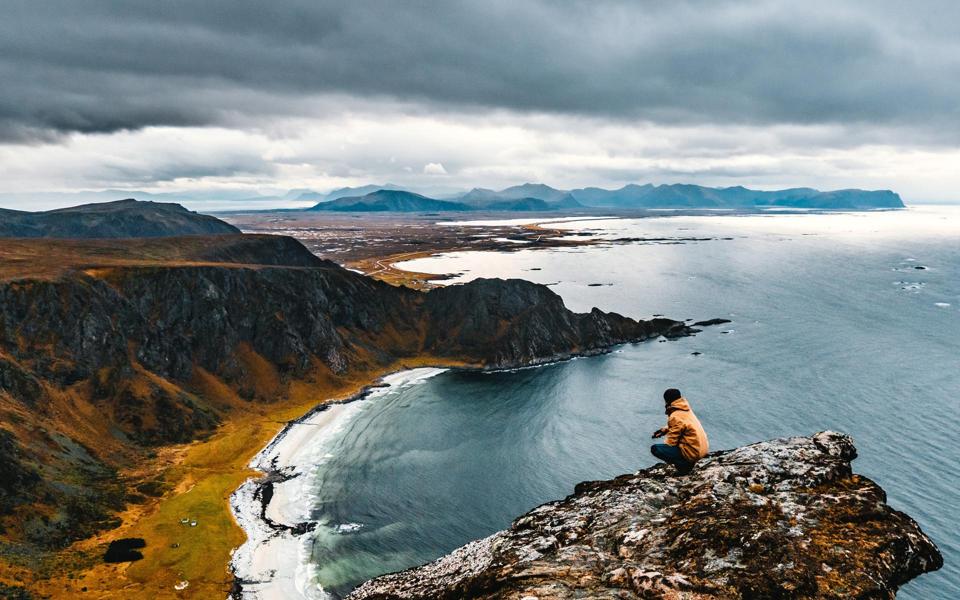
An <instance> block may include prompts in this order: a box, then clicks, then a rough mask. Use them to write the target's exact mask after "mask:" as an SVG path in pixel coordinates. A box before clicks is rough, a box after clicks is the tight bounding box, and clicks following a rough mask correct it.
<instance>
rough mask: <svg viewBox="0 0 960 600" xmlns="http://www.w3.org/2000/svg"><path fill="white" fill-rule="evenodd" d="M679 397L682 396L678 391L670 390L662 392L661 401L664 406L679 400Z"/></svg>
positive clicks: (675, 389)
mask: <svg viewBox="0 0 960 600" xmlns="http://www.w3.org/2000/svg"><path fill="white" fill-rule="evenodd" d="M681 397H682V395H681V394H680V390H678V389H677V388H670V389H668V390H666V391H665V392H663V401H664V402H665V403H666V404H670V403H671V402H673V401H674V400H679V399H680V398H681Z"/></svg>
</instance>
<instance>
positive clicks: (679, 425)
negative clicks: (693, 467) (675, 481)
mask: <svg viewBox="0 0 960 600" xmlns="http://www.w3.org/2000/svg"><path fill="white" fill-rule="evenodd" d="M666 442H667V445H669V446H680V453H681V454H683V457H684V458H686V459H687V460H689V461H690V462H696V461H697V460H699V459H701V458H703V457H704V456H706V455H707V452H709V451H710V442H709V440H707V432H705V431H704V430H703V426H702V425H700V419H698V418H697V415H695V414H693V411H692V410H691V409H690V404H689V403H687V399H686V398H679V399H677V400H674V401H673V402H671V403H670V406H668V407H667V440H666Z"/></svg>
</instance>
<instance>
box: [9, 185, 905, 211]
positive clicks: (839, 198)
mask: <svg viewBox="0 0 960 600" xmlns="http://www.w3.org/2000/svg"><path fill="white" fill-rule="evenodd" d="M383 191H386V192H402V194H400V195H396V194H393V195H391V194H380V193H379V192H383ZM371 194H376V195H373V196H371ZM132 197H135V198H138V199H141V200H154V201H157V202H177V203H188V204H193V203H195V204H196V205H200V206H203V207H204V209H205V210H210V211H217V210H225V211H230V210H284V209H285V210H302V209H304V208H305V207H307V208H306V209H307V210H328V211H342V212H374V211H388V212H424V211H426V212H438V211H439V212H443V211H467V210H487V211H511V212H512V211H531V212H545V211H562V210H576V209H590V208H603V209H665V208H687V209H695V208H727V209H754V208H767V207H772V208H807V209H824V210H829V209H840V210H862V209H876V208H902V207H903V202H902V201H901V199H900V196H899V195H897V194H896V193H894V192H891V191H889V190H879V191H867V190H859V189H847V190H835V191H827V192H821V191H819V190H815V189H813V188H790V189H785V190H776V191H762V190H751V189H748V188H745V187H742V186H735V187H726V188H712V187H705V186H701V185H692V184H682V183H678V184H666V185H652V184H649V183H648V184H644V185H638V184H633V183H631V184H628V185H625V186H623V187H621V188H619V189H614V190H608V189H603V188H599V187H585V188H577V189H572V190H561V189H557V188H553V187H550V186H548V185H545V184H542V183H525V184H523V185H515V186H512V187H508V188H505V189H502V190H492V189H486V188H474V189H472V190H470V191H468V192H466V193H463V192H458V193H446V194H439V193H435V194H433V195H432V197H431V196H430V195H425V194H419V193H416V192H415V191H413V190H410V189H405V188H403V187H401V186H398V185H395V184H391V183H385V184H382V185H378V184H371V185H363V186H358V187H344V188H338V189H335V190H333V191H330V192H317V191H315V190H311V189H294V190H289V191H287V192H285V193H284V192H273V193H272V194H270V195H258V194H255V193H254V192H252V191H251V190H249V189H228V190H196V191H183V192H169V193H149V192H140V191H137V192H133V191H121V190H103V191H98V192H72V193H38V194H8V193H3V194H0V205H4V204H6V205H7V206H11V205H13V206H16V205H21V206H22V205H33V206H44V205H46V206H56V205H64V204H79V203H83V202H103V201H105V200H116V199H118V198H132ZM308 203H312V204H313V206H310V205H309V204H308ZM321 205H323V206H321ZM291 206H295V207H297V208H285V207H291Z"/></svg>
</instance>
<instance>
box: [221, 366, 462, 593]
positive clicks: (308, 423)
mask: <svg viewBox="0 0 960 600" xmlns="http://www.w3.org/2000/svg"><path fill="white" fill-rule="evenodd" d="M444 370H445V369H440V368H418V369H411V370H405V371H400V372H397V373H393V374H390V375H387V376H385V377H383V378H382V379H380V381H379V382H378V384H377V385H376V386H371V387H370V388H367V389H366V390H365V391H364V392H361V393H360V394H358V395H356V396H354V397H353V398H350V399H349V400H346V401H343V402H329V403H324V404H320V405H319V406H318V407H317V408H316V409H315V410H313V411H311V412H310V413H308V414H307V415H305V416H304V417H303V418H301V419H298V420H297V421H294V422H291V423H289V424H288V425H287V426H286V427H284V428H283V430H282V431H281V432H280V433H278V434H277V435H276V436H275V437H274V438H273V439H272V440H271V441H270V443H269V444H267V446H266V447H264V449H263V450H261V451H260V452H259V453H258V454H257V455H256V456H255V457H254V458H253V460H251V461H250V466H251V467H252V468H254V469H257V470H258V471H261V472H263V473H264V476H263V477H260V478H251V479H248V480H247V481H245V482H244V483H243V485H241V486H240V487H239V488H238V489H237V490H236V491H235V492H234V493H233V494H232V495H231V496H230V508H231V511H232V512H233V515H234V517H235V518H236V520H237V523H238V524H239V525H240V527H241V528H243V530H244V532H245V533H246V534H247V541H246V542H245V543H244V544H242V545H241V546H239V547H238V548H237V549H236V550H234V552H233V558H232V560H231V563H230V568H231V570H232V571H233V573H234V576H235V577H236V581H237V585H236V586H235V590H234V593H233V597H234V598H242V599H245V600H254V599H256V600H274V599H276V600H283V599H289V598H308V599H323V598H327V597H329V596H328V594H326V593H325V592H324V591H323V588H322V587H321V586H320V585H319V584H318V583H316V581H315V576H314V573H313V568H312V566H311V564H310V560H309V556H310V552H309V548H310V544H311V539H312V536H311V534H310V532H311V531H313V530H314V529H315V528H316V527H325V526H327V525H326V524H323V523H312V522H310V521H309V514H310V507H311V506H312V503H311V501H310V496H311V492H310V490H311V489H312V486H311V481H312V479H313V478H312V473H313V472H314V469H316V467H317V466H318V465H321V464H323V462H324V461H325V460H326V458H328V457H329V455H328V453H327V442H328V441H330V440H331V439H333V438H334V436H335V435H336V434H337V433H338V432H339V431H341V430H342V428H343V427H344V426H345V425H346V424H347V423H349V422H350V420H351V419H352V417H353V416H354V415H356V414H357V413H359V412H360V411H362V410H363V409H364V407H365V406H366V405H367V404H368V403H369V402H373V401H375V400H376V399H377V398H378V397H381V396H383V395H385V394H387V393H389V392H390V391H392V390H395V389H397V388H402V387H405V386H408V385H415V384H417V383H418V382H421V381H423V380H425V379H427V378H429V377H433V376H434V375H437V374H439V373H442V372H443V371H444Z"/></svg>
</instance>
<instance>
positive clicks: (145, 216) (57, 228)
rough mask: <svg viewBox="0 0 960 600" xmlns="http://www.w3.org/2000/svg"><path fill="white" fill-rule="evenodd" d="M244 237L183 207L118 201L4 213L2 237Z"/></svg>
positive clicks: (0, 213) (0, 211)
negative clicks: (234, 235)
mask: <svg viewBox="0 0 960 600" xmlns="http://www.w3.org/2000/svg"><path fill="white" fill-rule="evenodd" d="M227 233H240V230H239V229H237V228H236V227H234V226H233V225H230V224H228V223H225V222H223V221H221V220H220V219H218V218H216V217H211V216H210V215H202V214H199V213H195V212H193V211H190V210H187V209H185V208H184V207H182V206H180V205H179V204H171V203H163V202H146V201H138V200H132V199H130V200H117V201H114V202H101V203H97V204H83V205H81V206H73V207H70V208H61V209H57V210H48V211H44V212H27V211H20V210H7V209H0V237H22V238H36V237H50V238H133V237H165V236H176V235H211V234H227Z"/></svg>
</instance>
